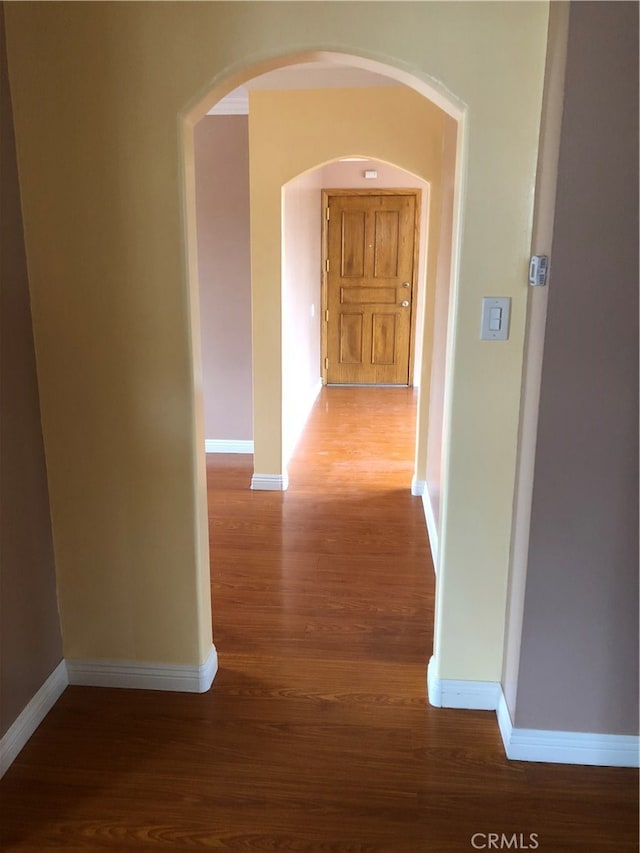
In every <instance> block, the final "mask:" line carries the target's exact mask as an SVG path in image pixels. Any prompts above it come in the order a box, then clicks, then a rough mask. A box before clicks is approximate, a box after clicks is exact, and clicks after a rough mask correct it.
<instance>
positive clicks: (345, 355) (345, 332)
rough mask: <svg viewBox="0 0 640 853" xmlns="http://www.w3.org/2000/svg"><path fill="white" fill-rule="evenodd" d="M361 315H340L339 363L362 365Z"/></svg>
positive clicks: (362, 327)
mask: <svg viewBox="0 0 640 853" xmlns="http://www.w3.org/2000/svg"><path fill="white" fill-rule="evenodd" d="M363 330H364V316H363V314H347V313H346V312H343V313H341V314H340V362H341V363H342V364H362V355H363V349H364V340H363Z"/></svg>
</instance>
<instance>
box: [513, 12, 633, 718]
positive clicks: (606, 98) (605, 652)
mask: <svg viewBox="0 0 640 853" xmlns="http://www.w3.org/2000/svg"><path fill="white" fill-rule="evenodd" d="M637 72H638V7H637V5H635V4H632V3H614V2H607V3H573V4H572V5H571V10H570V23H569V42H568V53H567V69H566V89H565V108H564V116H563V122H562V136H561V143H560V160H559V171H558V192H557V200H556V216H555V227H554V238H553V248H552V257H551V264H552V268H551V284H550V292H549V305H548V315H547V329H546V340H545V350H544V361H543V372H542V386H541V399H540V420H539V431H538V443H537V451H536V463H535V483H534V492H533V507H532V519H531V538H530V545H529V565H528V573H527V585H526V593H525V603H524V619H523V631H522V645H521V657H520V668H519V679H518V693H517V705H516V715H515V720H514V723H515V725H516V726H519V727H525V728H537V729H558V730H571V731H590V732H610V733H619V734H633V733H636V732H637V731H638V82H637V81H638V73H637Z"/></svg>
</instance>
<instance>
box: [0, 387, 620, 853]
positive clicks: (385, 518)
mask: <svg viewBox="0 0 640 853" xmlns="http://www.w3.org/2000/svg"><path fill="white" fill-rule="evenodd" d="M414 422H415V396H414V392H413V391H412V390H410V389H406V388H328V389H324V390H323V391H322V394H321V396H320V397H319V399H318V401H317V403H316V406H315V408H314V411H313V413H312V416H311V418H310V421H309V424H308V427H307V430H306V433H305V435H304V437H303V439H302V441H301V443H300V445H299V446H298V448H297V451H296V453H295V456H294V458H293V460H292V462H291V465H290V467H289V475H290V487H289V491H288V492H286V493H282V492H252V491H250V490H249V489H248V484H249V481H250V478H251V473H252V464H251V458H250V457H248V456H241V455H236V456H232V455H210V456H209V457H208V459H207V465H208V480H209V489H208V494H209V518H210V533H211V556H212V594H213V616H214V620H213V621H214V631H215V642H216V645H217V648H218V653H219V658H220V669H219V672H218V675H217V677H216V680H215V682H214V686H213V689H212V690H211V691H210V692H209V693H207V694H203V695H194V694H180V693H162V692H151V691H136V690H108V689H101V688H81V687H69V688H68V689H67V690H66V691H65V693H64V694H63V696H62V697H61V699H60V700H59V702H58V703H57V704H56V706H55V707H54V708H53V710H52V711H51V713H50V714H49V716H48V717H47V718H46V720H45V722H44V723H43V724H42V725H41V726H40V728H39V729H38V731H37V732H36V734H35V735H34V737H33V738H32V739H31V740H30V742H29V743H28V744H27V746H26V747H25V749H24V750H23V752H22V753H21V754H20V755H19V757H18V758H17V760H16V761H15V763H14V765H13V766H12V768H11V769H10V770H9V772H8V773H7V775H6V777H5V778H4V779H3V780H2V782H1V783H0V848H1V849H2V850H3V851H14V850H22V851H32V852H33V853H40V851H46V850H53V849H57V850H64V851H80V850H95V851H104V850H113V851H120V853H129V851H142V850H151V849H154V850H155V849H158V850H176V851H187V850H192V849H219V850H233V851H308V853H316V851H317V853H321V851H324V853H365V851H366V853H378V851H380V853H382V851H385V853H427V851H431V853H447V851H468V850H472V849H474V848H473V846H472V844H471V838H472V836H473V835H474V833H488V832H497V833H506V834H508V835H509V836H511V835H512V834H513V833H517V834H519V835H520V834H522V837H523V839H524V840H525V842H527V841H531V838H532V837H533V836H530V833H535V834H537V845H538V846H539V849H540V850H542V851H553V853H561V851H576V852H577V851H580V852H581V853H582V851H593V853H604V851H609V850H614V849H615V850H627V851H632V850H635V849H636V840H635V839H636V825H637V805H636V779H637V773H636V772H635V771H633V770H625V769H610V768H598V767H576V766H560V765H544V764H525V763H520V762H509V761H507V759H506V758H505V757H504V751H503V746H502V742H501V740H500V736H499V733H498V726H497V722H496V717H495V714H494V713H492V712H485V711H476V712H473V711H452V710H446V709H435V708H432V707H431V706H429V705H428V703H427V699H426V664H427V661H428V658H429V656H430V654H431V643H432V634H433V597H434V576H433V568H432V565H431V562H430V556H429V547H428V542H427V537H426V532H425V523H424V516H423V511H422V505H421V501H420V499H418V498H414V497H412V496H411V494H410V490H409V485H410V481H411V475H412V455H413V444H414V435H413V432H414V426H413V425H414ZM478 843H483V842H482V838H479V840H478ZM520 849H522V847H521V848H520ZM529 849H536V847H535V846H534V845H533V842H531V845H530V847H529Z"/></svg>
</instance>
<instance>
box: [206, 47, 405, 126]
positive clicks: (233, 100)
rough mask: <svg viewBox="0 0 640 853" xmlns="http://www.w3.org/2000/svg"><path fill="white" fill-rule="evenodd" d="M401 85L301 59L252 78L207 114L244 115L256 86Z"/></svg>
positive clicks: (362, 71) (348, 68)
mask: <svg viewBox="0 0 640 853" xmlns="http://www.w3.org/2000/svg"><path fill="white" fill-rule="evenodd" d="M401 85H402V84H401V83H398V81H397V80H394V79H393V78H392V77H385V76H384V75H383V74H374V73H373V72H371V71H366V70H365V69H364V68H356V67H355V66H353V65H338V64H336V63H335V62H328V61H324V60H323V61H315V62H304V63H301V64H299V65H288V66H286V67H285V68H278V69H277V70H275V71H269V72H267V73H266V74H261V75H260V76H258V77H254V78H253V79H252V80H249V81H248V82H247V83H245V84H244V86H239V87H238V88H237V89H234V90H233V91H232V92H229V94H228V95H227V96H226V97H224V98H223V99H222V100H221V101H218V103H217V104H216V105H215V106H214V107H212V108H211V109H210V110H209V112H208V115H246V114H247V113H248V112H249V91H250V90H256V89H270V90H274V89H279V90H282V89H362V88H369V87H372V86H401Z"/></svg>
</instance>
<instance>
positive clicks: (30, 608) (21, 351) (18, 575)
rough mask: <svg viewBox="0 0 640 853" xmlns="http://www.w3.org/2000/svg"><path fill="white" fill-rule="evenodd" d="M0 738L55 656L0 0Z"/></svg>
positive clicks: (50, 563) (50, 561)
mask: <svg viewBox="0 0 640 853" xmlns="http://www.w3.org/2000/svg"><path fill="white" fill-rule="evenodd" d="M0 63H1V64H0V108H1V110H2V112H1V114H0V133H1V138H0V157H1V160H0V178H1V181H2V184H1V192H0V198H1V200H2V201H1V205H2V206H1V209H0V219H1V220H2V230H1V234H2V245H1V246H0V257H1V258H2V266H1V275H0V397H1V399H2V405H1V406H0V506H1V513H0V516H1V519H2V530H1V533H0V737H2V736H3V735H4V734H5V732H6V731H7V729H9V727H10V726H11V724H12V723H13V722H14V720H15V719H16V717H17V716H18V715H19V714H20V712H21V711H22V710H23V709H24V707H25V705H26V704H27V703H28V702H29V700H30V699H31V698H32V697H33V695H34V694H35V693H36V692H37V691H38V689H39V688H40V687H41V686H42V684H43V683H44V682H45V681H46V679H47V678H48V676H49V675H50V674H51V673H52V672H53V670H54V669H55V667H56V666H57V664H59V663H60V661H61V660H62V638H61V636H60V622H59V619H58V602H57V599H56V580H55V565H54V557H53V543H52V541H51V521H50V517H49V495H48V491H47V472H46V468H45V461H44V450H43V446H42V432H41V427H40V406H39V403H38V380H37V377H36V365H35V355H34V350H33V333H32V329H31V310H30V305H29V281H28V276H27V265H26V257H25V250H24V239H23V233H22V216H21V212H20V190H19V186H18V173H17V168H16V152H15V144H14V138H13V117H12V114H11V96H10V92H9V84H8V79H7V67H6V54H5V33H4V9H3V5H2V4H0Z"/></svg>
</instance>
